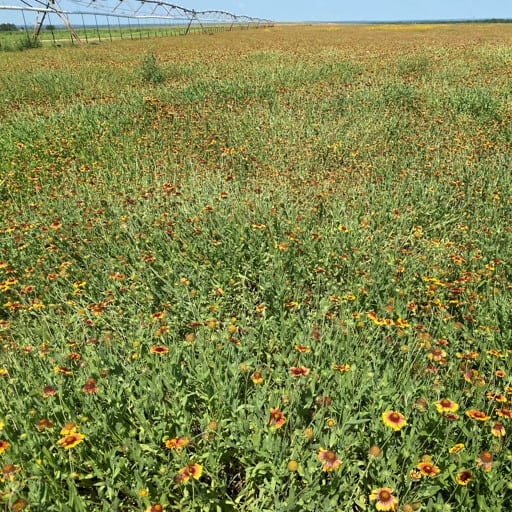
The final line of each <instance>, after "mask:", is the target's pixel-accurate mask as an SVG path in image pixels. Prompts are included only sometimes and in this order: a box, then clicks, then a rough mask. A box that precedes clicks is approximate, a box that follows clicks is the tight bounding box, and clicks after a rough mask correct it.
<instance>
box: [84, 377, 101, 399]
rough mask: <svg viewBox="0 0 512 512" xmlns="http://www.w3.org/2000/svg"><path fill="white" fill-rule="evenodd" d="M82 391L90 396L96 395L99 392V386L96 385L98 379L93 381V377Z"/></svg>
mask: <svg viewBox="0 0 512 512" xmlns="http://www.w3.org/2000/svg"><path fill="white" fill-rule="evenodd" d="M82 391H83V392H84V393H87V394H89V395H92V394H93V393H96V391H98V386H97V385H96V379H93V378H92V377H91V378H90V379H87V381H86V382H85V384H84V386H83V387H82Z"/></svg>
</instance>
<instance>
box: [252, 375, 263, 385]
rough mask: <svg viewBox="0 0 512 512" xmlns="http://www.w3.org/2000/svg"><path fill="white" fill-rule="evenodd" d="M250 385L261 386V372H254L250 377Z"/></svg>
mask: <svg viewBox="0 0 512 512" xmlns="http://www.w3.org/2000/svg"><path fill="white" fill-rule="evenodd" d="M251 380H252V383H253V384H255V385H258V384H263V375H261V372H254V373H253V374H252V375H251Z"/></svg>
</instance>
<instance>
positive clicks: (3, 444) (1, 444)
mask: <svg viewBox="0 0 512 512" xmlns="http://www.w3.org/2000/svg"><path fill="white" fill-rule="evenodd" d="M7 448H9V443H8V442H7V441H4V440H3V439H0V455H1V454H2V453H4V452H5V450H7Z"/></svg>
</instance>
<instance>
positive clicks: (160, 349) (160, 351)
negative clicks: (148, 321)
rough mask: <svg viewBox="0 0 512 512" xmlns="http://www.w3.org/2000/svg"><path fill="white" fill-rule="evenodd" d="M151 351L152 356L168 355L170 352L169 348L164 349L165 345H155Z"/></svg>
mask: <svg viewBox="0 0 512 512" xmlns="http://www.w3.org/2000/svg"><path fill="white" fill-rule="evenodd" d="M149 351H150V352H151V353H152V354H167V352H169V349H168V348H167V347H164V346H163V345H154V346H152V347H151V348H150V349H149Z"/></svg>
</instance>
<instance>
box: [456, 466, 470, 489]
mask: <svg viewBox="0 0 512 512" xmlns="http://www.w3.org/2000/svg"><path fill="white" fill-rule="evenodd" d="M472 478H473V473H471V471H469V469H464V470H462V471H459V473H457V474H456V475H455V481H456V482H457V483H458V484H459V485H468V484H469V482H470V481H471V479H472Z"/></svg>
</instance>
